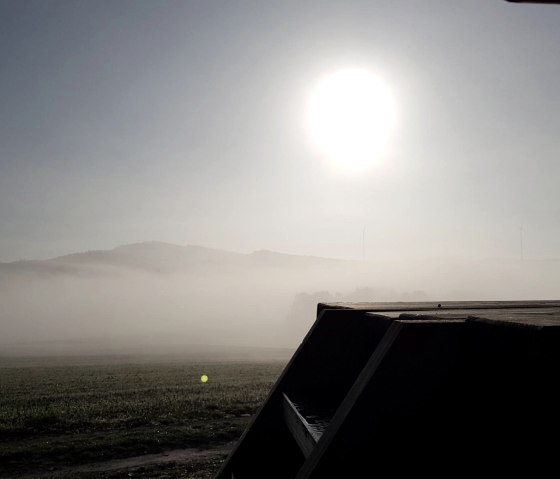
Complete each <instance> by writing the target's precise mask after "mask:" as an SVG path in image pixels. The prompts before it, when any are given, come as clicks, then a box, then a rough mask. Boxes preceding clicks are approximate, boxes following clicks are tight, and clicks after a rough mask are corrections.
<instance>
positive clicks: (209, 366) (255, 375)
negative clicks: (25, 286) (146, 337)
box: [0, 357, 285, 478]
mask: <svg viewBox="0 0 560 479" xmlns="http://www.w3.org/2000/svg"><path fill="white" fill-rule="evenodd" d="M284 365H285V362H282V361H275V362H235V363H226V362H204V363H202V362H200V363H199V362H193V360H192V359H188V360H187V359H184V360H181V359H180V358H173V359H172V360H171V359H166V358H157V357H154V358H145V357H144V358H118V357H115V358H65V359H61V358H42V359H41V358H36V359H30V358H0V477H22V476H26V475H27V476H29V477H53V478H67V477H68V478H69V477H84V478H86V477H87V478H90V477H91V478H92V477H107V478H109V477H110V478H113V477H115V478H116V477H156V478H159V477H161V478H163V477H166V478H174V477H192V478H205V477H213V474H214V473H215V472H216V471H217V469H218V468H219V467H220V465H221V463H222V462H223V459H224V458H225V456H226V453H227V447H226V449H223V450H221V452H220V449H219V447H220V446H222V445H224V444H228V443H231V442H232V441H235V440H236V439H237V438H238V437H239V436H240V435H241V433H242V432H243V430H244V428H245V427H246V425H247V423H248V421H249V419H250V416H251V415H253V414H254V413H255V412H256V410H257V408H258V407H259V406H260V405H261V403H262V401H263V400H264V398H265V397H266V395H267V394H268V391H269V390H270V388H271V386H272V385H273V383H274V381H275V380H276V379H277V377H278V375H279V374H280V372H281V370H282V369H283V367H284ZM202 374H206V375H208V377H209V380H208V382H207V383H202V382H201V381H200V377H201V375H202ZM185 448H202V449H214V450H217V451H218V452H217V453H216V454H212V455H209V456H203V457H201V458H199V459H197V460H194V461H184V460H181V461H173V460H167V461H165V462H161V461H157V460H155V461H153V462H152V463H148V464H144V465H141V466H135V465H134V464H133V463H131V464H132V465H131V464H124V463H123V467H120V468H119V467H118V465H119V464H120V463H119V462H118V461H117V462H115V461H116V460H117V459H119V458H130V457H136V456H142V455H147V454H154V453H158V452H162V451H170V450H177V449H185ZM167 459H169V457H168V458H167ZM124 462H126V461H124ZM96 464H97V465H99V464H101V465H103V464H112V467H110V468H108V469H107V470H103V468H102V467H101V468H100V469H95V468H93V467H90V466H91V465H94V466H95V465H96ZM115 464H116V466H115ZM84 465H88V467H85V468H82V469H80V466H84Z"/></svg>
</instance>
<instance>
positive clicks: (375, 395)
mask: <svg viewBox="0 0 560 479" xmlns="http://www.w3.org/2000/svg"><path fill="white" fill-rule="evenodd" d="M464 327H465V321H457V320H449V321H446V320H433V321H430V320H423V321H412V322H410V321H401V320H397V321H394V322H393V323H392V324H391V326H390V328H389V329H388V330H387V332H386V334H385V337H384V338H383V340H382V341H381V342H380V343H379V345H378V347H377V349H376V350H375V352H374V353H373V354H372V356H371V358H370V361H368V364H367V365H366V366H365V368H364V370H363V371H362V374H361V375H360V377H359V378H358V379H357V381H356V382H355V384H354V386H353V387H352V389H351V390H350V392H349V393H348V395H347V396H346V398H345V399H344V401H343V403H342V404H341V406H340V407H339V409H338V410H337V412H336V414H335V415H334V417H333V419H332V421H331V423H330V425H329V428H328V429H327V430H326V431H325V434H324V435H323V437H322V439H321V441H320V442H319V443H318V444H317V446H316V447H315V449H314V450H313V452H312V453H311V455H310V456H309V457H308V458H307V460H306V462H305V463H304V465H303V466H302V468H301V469H300V470H299V472H298V474H297V476H296V479H308V478H313V479H315V478H320V477H327V476H326V475H325V474H326V471H329V473H331V474H333V475H332V476H329V477H343V474H344V471H346V472H348V471H352V472H351V473H349V474H350V475H348V476H346V477H358V476H357V475H356V474H358V472H357V469H356V468H357V466H359V467H361V466H363V465H364V463H365V462H367V461H368V460H370V456H369V454H370V453H371V454H372V455H376V454H377V455H378V456H376V457H377V461H378V462H377V464H382V463H383V461H385V460H388V461H389V462H390V459H389V458H388V457H386V455H387V454H389V453H390V452H391V451H395V450H397V449H402V448H409V449H407V450H412V449H410V447H411V444H409V443H407V440H408V438H406V437H405V438H403V439H404V442H397V441H395V440H394V438H393V439H391V440H388V441H387V437H386V435H385V434H386V432H387V428H388V427H389V428H391V423H387V421H388V420H389V421H390V418H391V417H392V416H393V415H395V414H397V415H398V414H399V408H400V407H403V406H404V407H409V408H414V407H415V405H416V404H418V402H417V401H421V398H422V397H426V395H428V396H429V395H431V391H432V387H437V384H438V382H439V381H440V380H441V378H442V377H443V376H445V371H446V370H447V369H448V366H449V364H450V362H449V361H448V360H449V359H450V358H449V357H448V353H449V354H450V355H451V356H453V355H457V354H458V352H459V348H458V347H457V342H458V341H459V342H460V341H461V339H460V338H461V337H462V334H461V331H462V330H463V328H464ZM440 355H441V358H442V359H443V360H442V361H440V360H439V358H440ZM412 410H413V409H411V411H412ZM410 414H414V413H413V412H411V413H410ZM411 417H412V416H411ZM349 423H350V424H351V425H350V426H349V425H348V424H349ZM405 424H406V420H405V421H404V422H403V421H401V422H400V423H399V427H397V428H396V429H395V431H396V433H397V434H398V433H399V432H398V431H401V430H404V428H403V426H404V425H405ZM354 440H355V441H356V442H355V443H354V442H353V441H354ZM370 445H371V447H370ZM379 445H382V447H381V448H380V449H377V446H379ZM418 446H419V447H424V446H425V444H422V443H418V442H416V447H418ZM359 448H361V449H359ZM358 449H359V450H360V453H357V455H355V456H353V454H355V452H356V450H358ZM368 451H369V452H368ZM379 454H380V455H379ZM401 465H402V464H401ZM399 467H400V466H399ZM380 468H381V466H379V467H377V468H376V470H383V469H382V468H381V469H380Z"/></svg>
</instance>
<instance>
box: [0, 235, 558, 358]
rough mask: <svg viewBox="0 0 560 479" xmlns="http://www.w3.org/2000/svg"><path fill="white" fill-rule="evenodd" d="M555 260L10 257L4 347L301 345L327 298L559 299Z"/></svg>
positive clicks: (145, 251)
mask: <svg viewBox="0 0 560 479" xmlns="http://www.w3.org/2000/svg"><path fill="white" fill-rule="evenodd" d="M558 266H559V263H558V262H557V261H524V262H522V261H518V260H497V259H496V260H486V261H459V260H444V259H442V260H430V261H410V260H403V261H400V262H399V261H387V262H381V261H377V262H373V261H365V262H364V261H342V260H333V259H326V258H317V257H308V256H294V255H285V254H279V253H274V252H270V251H259V252H255V253H252V254H237V253H232V252H226V251H220V250H213V249H208V248H203V247H198V246H184V247H183V246H177V245H171V244H166V243H156V242H149V243H139V244H134V245H127V246H121V247H118V248H116V249H113V250H107V251H94V252H87V253H82V254H74V255H69V256H64V257H60V258H56V259H53V260H48V261H29V262H27V261H25V262H23V261H22V262H15V263H3V264H0V304H1V305H2V309H1V312H0V338H1V340H0V343H1V344H0V353H9V352H22V351H26V350H27V351H33V350H40V351H49V350H52V351H54V350H57V351H59V352H60V351H62V352H64V351H65V350H72V351H73V352H80V351H82V352H107V351H109V352H126V351H131V350H134V351H137V352H138V351H145V352H153V351H158V352H166V351H173V352H177V351H180V350H185V351H186V350H188V347H189V346H192V345H204V344H206V345H216V346H219V345H225V346H257V347H287V348H294V347H295V346H297V344H299V342H300V341H301V339H303V336H304V335H305V333H306V331H307V330H308V328H309V327H310V325H311V324H312V322H313V321H314V319H315V308H316V305H317V302H320V301H323V302H325V301H434V302H438V301H444V300H493V299H504V300H512V299H553V298H558V296H560V294H559V293H560V281H559V280H558V276H557V271H558ZM37 342H39V343H40V344H35V343H37Z"/></svg>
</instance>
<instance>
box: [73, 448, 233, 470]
mask: <svg viewBox="0 0 560 479" xmlns="http://www.w3.org/2000/svg"><path fill="white" fill-rule="evenodd" d="M231 448H232V445H231V444H224V445H223V446H220V447H214V448H212V449H197V448H188V449H174V450H172V451H166V452H162V453H159V454H145V455H143V456H135V457H127V458H125V459H111V460H110V461H104V462H96V463H93V464H83V465H81V466H76V467H73V468H69V469H71V470H73V471H76V472H107V471H116V470H118V469H128V468H130V467H138V466H147V465H149V464H163V463H166V462H182V461H187V460H200V459H208V458H211V457H216V456H221V455H223V454H227V453H228V452H229V451H230V450H231ZM65 471H66V470H65ZM68 472H69V471H68Z"/></svg>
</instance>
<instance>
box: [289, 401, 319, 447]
mask: <svg viewBox="0 0 560 479" xmlns="http://www.w3.org/2000/svg"><path fill="white" fill-rule="evenodd" d="M282 399H283V410H284V420H285V421H286V425H287V426H288V429H289V430H290V432H291V433H292V435H293V436H294V439H295V441H296V442H297V443H298V446H299V447H300V449H301V452H303V455H304V456H305V457H308V456H309V454H311V451H313V448H314V447H315V446H316V445H317V442H319V439H320V438H321V436H320V435H319V434H318V433H317V431H315V430H313V429H312V428H311V427H310V424H309V423H308V422H307V421H306V419H305V418H304V417H303V416H302V415H301V414H300V412H299V411H298V409H297V408H296V406H295V405H294V403H293V402H292V401H291V400H290V398H289V397H288V396H286V394H285V393H282Z"/></svg>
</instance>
